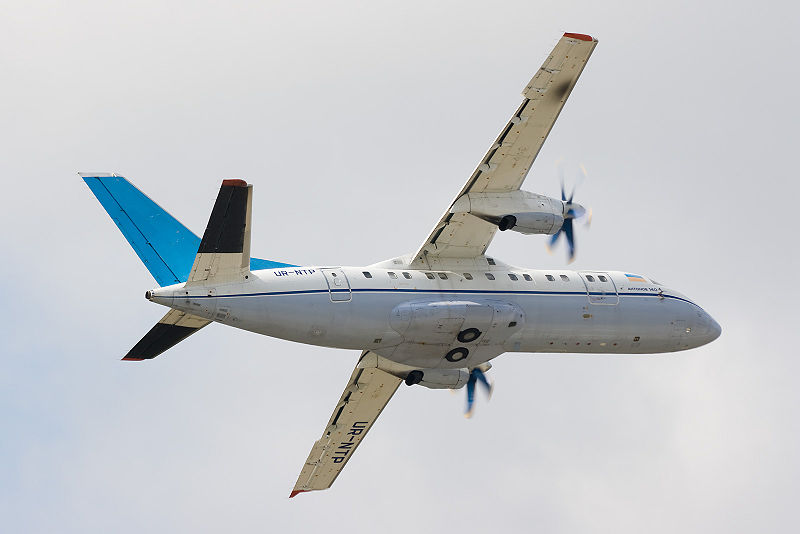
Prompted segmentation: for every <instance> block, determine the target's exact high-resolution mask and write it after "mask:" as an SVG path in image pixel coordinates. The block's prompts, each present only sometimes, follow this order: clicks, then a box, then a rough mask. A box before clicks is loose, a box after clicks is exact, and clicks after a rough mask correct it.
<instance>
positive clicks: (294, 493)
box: [289, 490, 310, 499]
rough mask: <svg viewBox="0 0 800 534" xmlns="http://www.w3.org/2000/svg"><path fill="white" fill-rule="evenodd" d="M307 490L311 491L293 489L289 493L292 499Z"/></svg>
mask: <svg viewBox="0 0 800 534" xmlns="http://www.w3.org/2000/svg"><path fill="white" fill-rule="evenodd" d="M307 491H310V490H292V492H291V493H290V494H289V498H290V499H291V498H292V497H295V496H297V495H299V494H300V493H305V492H307Z"/></svg>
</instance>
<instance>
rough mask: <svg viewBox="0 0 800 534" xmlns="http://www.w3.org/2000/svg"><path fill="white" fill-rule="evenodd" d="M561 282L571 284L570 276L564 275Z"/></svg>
mask: <svg viewBox="0 0 800 534" xmlns="http://www.w3.org/2000/svg"><path fill="white" fill-rule="evenodd" d="M561 280H563V281H564V282H569V276H567V275H566V274H562V275H561Z"/></svg>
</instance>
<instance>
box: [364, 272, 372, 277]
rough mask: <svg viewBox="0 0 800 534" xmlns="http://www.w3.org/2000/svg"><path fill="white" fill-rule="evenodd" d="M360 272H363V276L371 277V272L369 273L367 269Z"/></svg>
mask: <svg viewBox="0 0 800 534" xmlns="http://www.w3.org/2000/svg"><path fill="white" fill-rule="evenodd" d="M361 274H363V275H364V278H372V273H371V272H369V271H364V272H363V273H361Z"/></svg>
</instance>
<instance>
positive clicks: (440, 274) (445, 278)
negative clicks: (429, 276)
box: [436, 273, 447, 280]
mask: <svg viewBox="0 0 800 534" xmlns="http://www.w3.org/2000/svg"><path fill="white" fill-rule="evenodd" d="M436 274H438V275H439V278H441V279H442V280H447V274H446V273H436Z"/></svg>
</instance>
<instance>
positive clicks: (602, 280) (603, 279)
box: [597, 274, 608, 282]
mask: <svg viewBox="0 0 800 534" xmlns="http://www.w3.org/2000/svg"><path fill="white" fill-rule="evenodd" d="M597 278H599V279H600V281H601V282H608V278H606V277H605V276H603V275H602V274H601V275H599V276H598V277H597Z"/></svg>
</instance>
